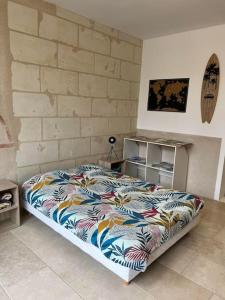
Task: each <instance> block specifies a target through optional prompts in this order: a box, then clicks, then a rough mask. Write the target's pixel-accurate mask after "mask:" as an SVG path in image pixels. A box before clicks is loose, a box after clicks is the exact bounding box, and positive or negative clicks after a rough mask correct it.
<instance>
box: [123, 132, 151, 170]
mask: <svg viewBox="0 0 225 300" xmlns="http://www.w3.org/2000/svg"><path fill="white" fill-rule="evenodd" d="M138 157H139V158H140V159H141V160H142V161H140V162H139V161H138V160H137V159H135V158H138ZM123 158H124V159H125V160H129V161H132V162H137V163H139V164H142V165H146V162H147V143H146V142H140V141H134V140H129V139H126V138H125V139H124V152H123Z"/></svg>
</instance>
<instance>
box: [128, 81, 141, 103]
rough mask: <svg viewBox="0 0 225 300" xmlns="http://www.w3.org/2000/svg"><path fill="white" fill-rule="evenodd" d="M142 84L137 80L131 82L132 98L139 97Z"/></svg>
mask: <svg viewBox="0 0 225 300" xmlns="http://www.w3.org/2000/svg"><path fill="white" fill-rule="evenodd" d="M139 88H140V84H139V83H137V82H131V84H130V99H131V100H137V99H138V97H139Z"/></svg>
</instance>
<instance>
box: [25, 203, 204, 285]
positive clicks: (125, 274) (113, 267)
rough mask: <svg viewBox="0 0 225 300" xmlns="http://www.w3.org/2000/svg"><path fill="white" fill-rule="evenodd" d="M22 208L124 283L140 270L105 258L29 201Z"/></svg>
mask: <svg viewBox="0 0 225 300" xmlns="http://www.w3.org/2000/svg"><path fill="white" fill-rule="evenodd" d="M24 208H25V209H26V210H27V211H28V212H29V213H31V214H32V215H34V216H35V217H37V218H38V219H39V220H41V221H42V222H43V223H45V224H46V225H48V226H49V227H51V228H52V229H53V230H55V231H56V232H58V233H59V234H61V235H62V236H63V237H64V238H66V239H67V240H69V241H70V242H71V243H73V244H74V245H75V246H77V247H79V248H80V249H81V250H82V251H84V252H86V253H87V254H88V255H90V256H92V257H93V258H94V259H95V260H97V261H98V262H100V263H101V264H102V265H103V266H105V267H106V268H108V269H109V270H110V271H112V272H113V273H115V274H116V275H117V276H119V277H120V278H122V279H123V280H124V281H125V283H126V284H128V283H129V282H130V281H131V280H132V279H134V278H135V277H136V276H137V275H138V274H139V273H141V271H134V270H132V269H129V268H127V267H123V266H121V265H119V264H117V263H114V262H113V261H111V260H109V259H108V258H106V257H105V256H104V255H103V254H102V252H101V251H100V250H99V249H98V248H97V247H95V246H93V245H92V244H89V243H86V242H84V241H82V240H81V239H79V238H78V237H77V236H76V235H74V234H73V233H72V232H71V231H69V230H67V229H66V228H64V227H63V226H61V225H60V224H58V223H56V222H54V221H53V220H52V219H49V218H48V217H46V216H45V215H43V214H42V213H41V212H39V211H38V210H37V209H35V208H34V207H33V206H31V205H30V204H29V203H27V202H26V201H24ZM199 219H200V217H199V216H197V217H195V218H194V219H193V220H192V222H190V223H189V224H188V225H187V226H185V227H184V228H183V229H182V230H181V231H180V232H178V233H177V234H176V235H175V236H174V237H173V238H171V239H170V240H169V241H167V242H166V243H165V244H163V245H162V246H161V247H159V248H158V249H157V250H155V251H154V252H153V253H152V254H151V256H150V258H149V261H148V266H149V265H150V264H151V263H152V262H153V261H155V260H156V259H157V258H158V257H159V256H161V255H162V254H163V253H164V252H165V251H166V250H167V249H169V248H170V247H171V246H173V245H174V244H175V243H176V242H177V241H178V240H180V239H181V238H182V237H183V236H184V235H186V234H187V233H188V232H189V231H190V230H191V229H192V228H194V227H195V226H196V225H197V224H198V223H199Z"/></svg>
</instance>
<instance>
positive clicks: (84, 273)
mask: <svg viewBox="0 0 225 300" xmlns="http://www.w3.org/2000/svg"><path fill="white" fill-rule="evenodd" d="M6 299H13V300H28V299H30V300H45V299H47V300H52V299H54V300H55V299H57V300H61V299H63V300H64V299H65V300H77V299H93V300H97V299H101V300H105V299H107V300H110V299H116V300H120V299H127V300H133V299H135V300H139V299H140V300H145V299H149V300H152V299H155V300H172V299H173V300H206V299H210V300H222V299H225V203H219V202H215V201H206V206H205V208H204V210H203V212H202V220H201V223H200V225H199V226H198V227H197V228H196V229H194V230H193V231H192V232H190V233H189V234H188V235H187V236H186V237H184V238H183V239H182V240H181V241H179V242H178V243H177V244H176V245H175V246H174V247H173V248H171V249H170V250H169V251H167V253H166V254H164V255H163V256H162V257H161V258H159V259H158V260H157V262H155V263H154V264H153V265H152V266H150V267H149V269H148V270H147V271H146V272H145V273H143V274H140V275H139V276H138V277H137V278H136V279H134V280H133V282H132V283H131V284H130V285H129V286H125V285H124V284H123V282H122V280H121V279H119V278H118V277H117V276H116V275H114V274H112V273H111V272H110V271H108V270H106V269H105V268H104V267H103V266H101V265H100V264H99V263H97V262H95V261H94V260H93V259H92V258H90V257H89V256H88V255H86V254H84V253H83V252H82V251H80V250H79V249H77V248H76V247H75V246H73V245H72V244H70V243H69V242H68V241H66V240H65V239H64V238H62V237H61V236H59V235H58V234H57V233H55V232H54V231H53V230H51V229H50V228H48V227H47V226H45V225H44V224H43V223H41V222H40V221H38V220H37V219H35V218H34V217H29V218H26V220H25V221H24V223H23V225H22V226H21V227H19V228H17V229H14V230H12V231H10V232H6V233H2V234H0V300H6Z"/></svg>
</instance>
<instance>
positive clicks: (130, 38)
mask: <svg viewBox="0 0 225 300" xmlns="http://www.w3.org/2000/svg"><path fill="white" fill-rule="evenodd" d="M119 39H121V40H123V41H126V42H129V43H131V44H134V45H136V46H142V40H140V39H138V38H135V37H133V36H131V35H129V34H127V33H125V32H121V31H120V32H119Z"/></svg>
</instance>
